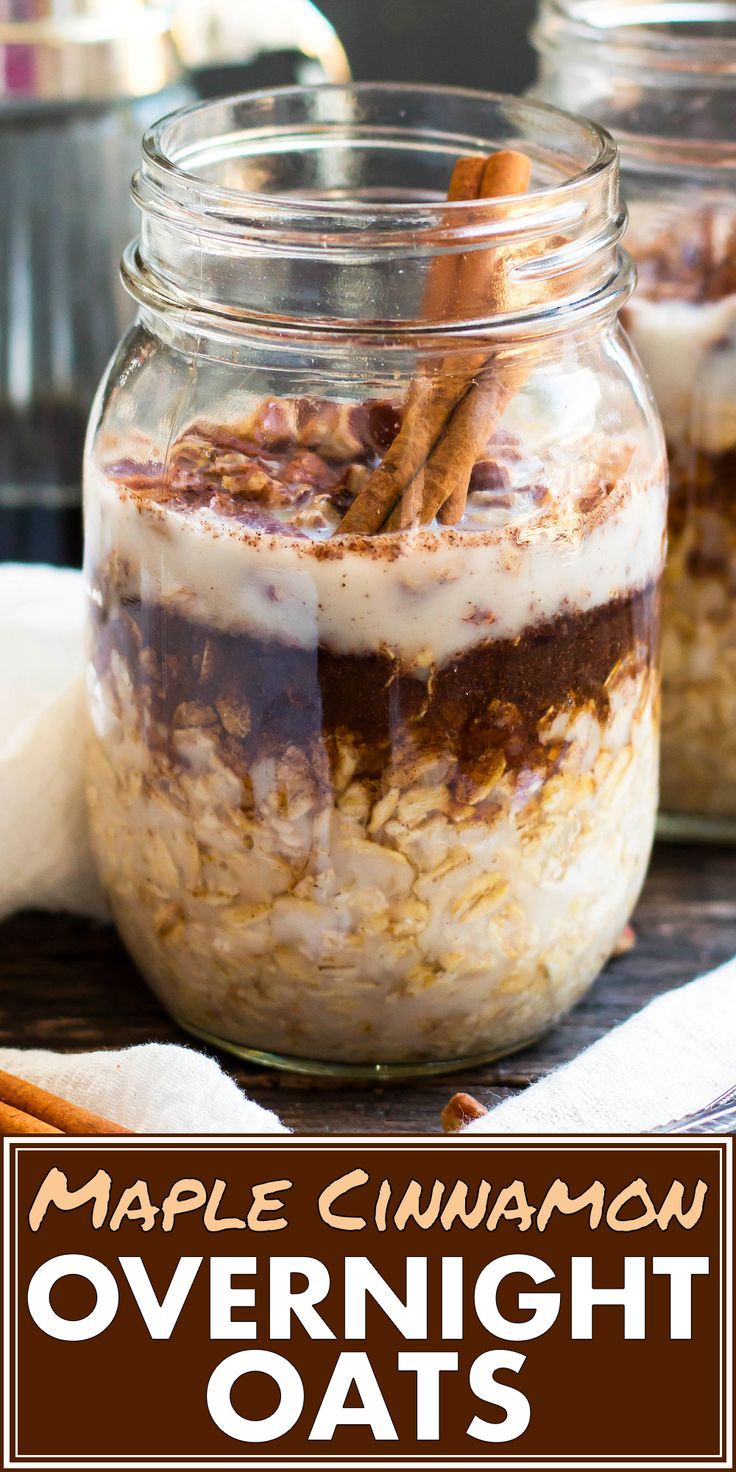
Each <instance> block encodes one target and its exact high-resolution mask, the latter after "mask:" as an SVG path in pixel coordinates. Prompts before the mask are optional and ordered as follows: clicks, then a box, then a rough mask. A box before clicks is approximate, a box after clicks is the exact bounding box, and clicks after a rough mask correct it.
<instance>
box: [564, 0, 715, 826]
mask: <svg viewBox="0 0 736 1472" xmlns="http://www.w3.org/2000/svg"><path fill="white" fill-rule="evenodd" d="M535 40H536V45H537V49H538V51H539V53H540V59H541V70H540V80H539V83H538V85H537V87H536V89H535V91H536V93H537V95H539V96H543V97H545V98H546V99H547V100H548V101H550V102H559V101H560V100H561V99H564V101H565V105H566V106H567V107H571V108H574V109H575V110H580V111H584V112H586V113H587V114H589V115H590V116H591V117H594V118H596V119H597V120H598V121H600V122H601V123H603V124H604V125H605V126H606V127H609V128H610V129H611V130H612V132H613V133H614V134H615V136H616V138H617V141H618V143H619V146H620V149H621V159H622V179H623V186H622V187H623V192H624V196H625V199H626V203H627V205H628V208H629V214H630V228H629V233H628V235H627V245H628V248H629V250H630V251H631V253H632V255H633V256H634V258H635V260H636V262H637V266H638V274H639V285H638V290H637V292H636V294H635V296H634V298H633V300H632V301H631V302H629V304H628V306H627V307H626V309H625V312H624V321H625V325H626V327H627V329H628V331H629V333H630V335H631V337H632V338H633V341H634V345H635V347H636V348H637V350H638V352H639V353H640V355H641V357H642V359H643V362H644V365H645V367H646V368H647V370H648V372H649V375H650V379H651V382H652V385H653V387H654V390H655V393H656V396H657V399H658V403H659V408H660V411H661V414H662V418H663V421H664V427H665V433H666V437H667V445H668V451H669V458H670V482H671V489H670V516H669V557H668V563H667V571H666V575H665V583H664V644H663V717H662V800H663V807H664V816H663V819H662V831H663V832H665V833H670V834H672V835H673V836H692V837H715V838H719V837H731V838H733V837H736V138H735V135H734V120H735V119H736V4H733V3H725V4H724V3H702V0H700V3H699V0H670V3H668V4H667V5H662V6H659V7H658V6H653V5H651V4H642V3H637V0H629V3H627V0H618V3H611V4H603V5H601V4H597V3H592V0H543V3H542V7H541V15H540V20H539V24H538V26H537V28H536V32H535Z"/></svg>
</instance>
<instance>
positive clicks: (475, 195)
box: [337, 149, 531, 534]
mask: <svg viewBox="0 0 736 1472" xmlns="http://www.w3.org/2000/svg"><path fill="white" fill-rule="evenodd" d="M530 177H531V162H530V160H529V159H528V158H527V156H526V154H523V153H518V152H517V151H516V150H514V149H505V150H503V151H502V152H500V153H497V154H493V155H492V156H491V157H490V158H488V159H485V160H484V159H482V158H462V159H458V161H457V163H456V164H455V168H454V170H453V174H452V178H451V180H450V187H449V190H448V200H450V201H453V200H459V199H466V200H472V199H481V198H483V199H487V198H493V197H497V196H502V195H512V194H523V193H525V192H526V190H527V189H528V187H529V180H530ZM491 257H492V258H491V260H490V262H489V253H484V254H483V259H482V260H481V261H480V262H479V260H478V257H477V253H475V252H469V253H468V254H466V255H465V256H464V257H462V258H460V260H459V261H457V260H456V259H455V258H454V257H447V256H444V257H440V258H439V259H438V260H437V261H436V262H435V267H434V270H433V272H432V274H431V276H430V283H429V286H428V290H427V297H426V299H425V308H426V310H427V315H429V316H436V315H439V314H441V312H442V311H444V310H445V309H446V307H447V304H448V301H449V300H450V297H451V295H452V292H453V290H457V292H458V295H459V299H460V300H461V301H462V303H463V307H464V310H465V311H466V312H467V313H468V314H470V315H472V314H473V313H479V312H482V311H483V310H487V309H488V305H489V300H490V302H491V303H494V291H493V282H494V278H495V279H496V283H498V279H499V276H500V273H499V270H498V260H497V258H496V257H495V256H493V253H491ZM489 278H490V279H489ZM495 298H496V300H497V298H498V286H496V291H495ZM496 310H498V306H496ZM485 363H486V357H485V355H477V354H476V355H472V356H471V357H469V358H468V359H466V360H465V362H464V364H463V372H462V374H461V373H460V372H459V371H458V366H457V363H456V362H452V361H451V360H446V361H445V362H444V363H443V365H442V367H441V368H440V371H439V373H438V375H437V377H436V378H434V379H426V378H424V379H419V380H416V381H415V382H414V383H413V384H412V385H411V387H410V389H409V393H408V395H407V402H406V407H405V410H404V416H403V420H402V425H401V429H400V430H399V433H398V435H397V436H396V438H395V439H394V442H393V444H392V445H391V447H390V449H389V450H388V452H387V454H386V455H385V457H384V459H383V461H382V463H381V465H379V466H378V468H377V470H375V471H374V472H373V475H372V476H371V477H370V478H369V480H368V481H367V482H366V485H365V486H364V487H363V489H362V491H361V492H360V495H359V496H357V497H356V499H355V501H354V502H353V505H352V506H351V507H350V509H349V510H348V512H347V513H346V515H345V516H344V517H343V519H342V521H341V522H340V525H339V526H338V528H337V531H338V532H339V533H344V532H358V533H363V534H365V533H373V532H377V531H380V530H386V531H395V530H398V529H400V528H403V527H410V526H414V525H416V523H417V522H418V521H422V522H426V521H431V520H432V519H433V517H434V516H435V515H436V514H437V513H438V511H439V510H440V508H442V507H443V506H444V505H445V504H446V503H447V507H448V509H447V513H446V516H447V518H448V519H451V520H453V521H456V520H459V518H460V516H461V515H462V512H463V510H464V505H465V496H466V495H467V485H468V481H469V479H470V473H471V471H472V467H473V465H474V464H475V460H476V459H477V458H478V454H479V453H480V451H481V450H482V449H483V447H484V445H485V444H486V443H487V440H488V437H489V432H490V431H489V430H487V432H486V434H485V436H484V437H483V438H482V439H479V435H480V426H481V423H482V416H483V414H485V413H487V411H488V408H489V407H490V405H491V403H492V401H493V395H492V394H491V395H490V398H489V393H488V387H487V385H484V386H483V387H482V388H480V391H479V393H478V394H477V395H476V396H475V398H474V402H472V403H471V404H470V405H468V406H466V407H464V404H465V399H466V397H467V395H468V392H469V384H468V381H469V380H472V378H473V375H474V374H475V373H477V372H478V371H480V370H481V369H482V368H483V367H484V365H485ZM475 387H476V385H472V384H471V391H472V389H473V388H475ZM511 392H513V388H512V389H511ZM507 401H508V400H507V398H506V399H505V400H504V404H505V402H507ZM501 412H503V410H502V409H501ZM458 415H459V416H460V417H459V419H458V422H457V424H456V425H455V427H454V432H453V437H452V444H451V446H450V449H449V451H448V450H447V449H445V448H444V445H443V437H444V432H445V430H446V429H447V426H448V423H453V424H454V421H455V419H456V418H457V416H458ZM470 422H473V423H477V424H478V429H477V431H476V434H475V438H474V440H473V444H474V445H476V446H477V448H476V449H475V450H474V452H473V455H472V459H471V458H470V454H471V444H470V443H469V442H468V444H467V450H466V451H465V452H464V447H463V445H462V435H463V433H464V432H465V431H466V429H467V427H468V424H469V423H470ZM435 452H436V453H437V454H438V456H439V458H438V460H437V461H436V462H435V464H434V465H433V466H431V468H430V467H429V466H428V462H431V458H432V456H433V454H434V453H435ZM466 465H467V466H468V471H467V478H465V466H466ZM445 473H447V474H448V476H449V477H450V479H449V480H448V488H447V490H446V491H445V494H444V495H441V494H440V492H441V488H442V479H441V478H442V475H443V474H445ZM429 508H431V509H429Z"/></svg>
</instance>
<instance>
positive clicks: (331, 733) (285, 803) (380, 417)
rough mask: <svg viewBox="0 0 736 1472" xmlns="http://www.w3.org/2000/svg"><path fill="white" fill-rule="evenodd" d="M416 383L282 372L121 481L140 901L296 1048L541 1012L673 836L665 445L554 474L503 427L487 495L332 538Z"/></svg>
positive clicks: (117, 866) (209, 998) (517, 1026)
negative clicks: (408, 528) (329, 399)
mask: <svg viewBox="0 0 736 1472" xmlns="http://www.w3.org/2000/svg"><path fill="white" fill-rule="evenodd" d="M398 412H399V411H398V409H397V408H396V407H394V406H392V405H390V404H387V403H373V404H367V405H364V406H362V407H358V408H354V409H348V408H345V407H338V406H336V405H334V404H332V405H330V404H316V403H314V402H310V401H296V402H294V401H292V402H290V403H274V402H267V403H265V404H263V405H261V406H260V407H259V408H257V409H256V410H255V412H254V413H253V415H252V417H251V418H250V419H245V420H243V421H241V422H239V423H238V424H231V425H229V426H224V425H221V426H217V425H213V424H207V425H203V424H199V425H194V426H192V428H191V429H190V430H189V431H188V432H187V433H186V434H185V435H184V436H183V437H182V439H181V440H180V441H179V442H177V443H175V444H174V445H173V447H172V450H171V454H170V459H169V463H168V467H167V473H166V475H164V472H163V468H162V467H161V466H160V465H159V464H157V463H156V462H155V461H153V462H152V461H149V462H147V463H142V464H138V465H135V464H126V463H123V464H118V465H115V464H111V465H109V466H107V467H106V471H105V473H104V474H100V476H99V480H98V482H97V485H96V497H95V506H96V510H95V513H94V515H95V516H99V524H98V525H94V524H92V526H91V527H90V536H91V539H92V541H93V544H94V545H95V546H96V548H97V549H98V553H97V560H96V566H95V568H94V571H93V597H94V604H95V612H96V621H95V629H94V644H95V652H94V695H93V706H92V712H93V722H94V729H95V740H94V742H93V746H92V761H91V771H90V794H91V811H92V820H93V825H94V833H95V839H96V845H97V851H98V854H99V857H100V862H101V869H102V874H103V878H104V881H105V885H106V888H107V891H108V893H109V894H110V895H111V896H112V900H113V905H114V911H115V917H116V920H117V923H118V926H119V928H120V931H121V934H122V935H123V938H124V939H125V941H126V944H127V945H128V946H129V948H130V950H131V952H132V954H133V956H134V957H135V958H136V960H137V961H138V963H139V965H140V966H141V968H142V969H143V971H144V972H145V973H146V974H147V975H148V976H150V977H152V978H153V979H154V981H155V985H156V988H157V990H158V991H159V992H160V994H161V996H162V997H163V999H164V1001H165V1002H166V1004H167V1006H168V1007H169V1008H170V1009H171V1010H172V1011H173V1012H174V1013H175V1014H177V1015H179V1016H181V1017H182V1018H184V1019H186V1021H187V1023H188V1024H189V1025H190V1026H191V1025H194V1026H196V1027H197V1028H198V1029H200V1030H201V1031H202V1032H205V1033H207V1034H209V1035H213V1036H216V1037H218V1038H222V1039H225V1040H227V1041H230V1042H234V1043H239V1042H243V1041H244V1040H246V1039H247V1041H248V1044H249V1046H250V1047H252V1048H256V1049H264V1050H269V1051H275V1052H278V1053H281V1054H286V1055H289V1056H294V1057H297V1058H299V1057H314V1056H317V1057H320V1058H324V1059H326V1060H329V1059H347V1060H348V1061H355V1062H361V1061H366V1060H371V1059H374V1058H379V1059H381V1060H385V1061H388V1062H390V1061H394V1060H396V1061H399V1060H400V1061H407V1060H409V1061H411V1060H424V1059H433V1058H452V1057H454V1056H458V1057H459V1056H463V1055H467V1054H472V1053H483V1052H485V1051H488V1050H489V1049H491V1050H497V1049H504V1048H506V1047H508V1046H510V1045H512V1044H514V1043H517V1042H519V1041H520V1040H522V1039H524V1038H531V1037H533V1036H534V1035H535V1034H536V1033H538V1032H539V1031H540V1030H541V1029H542V1028H544V1027H546V1026H547V1025H548V1024H549V1023H550V1022H551V1021H552V1020H553V1019H554V1018H555V1017H556V1016H557V1015H558V1014H559V1013H560V1012H562V1011H563V1010H564V1009H566V1008H567V1007H569V1006H570V1005H571V1003H572V1002H574V1001H575V999H576V998H577V997H578V996H579V995H580V993H581V991H582V990H583V989H584V988H585V987H586V986H587V985H588V984H589V982H590V981H591V980H592V978H593V977H594V976H595V975H596V973H597V972H598V970H599V969H600V966H601V965H602V963H603V962H604V961H605V960H606V958H607V957H608V955H609V954H610V952H611V950H612V949H613V946H614V943H615V941H616V939H617V937H618V934H619V932H620V930H621V928H622V926H623V925H624V923H625V921H626V920H627V918H628V916H629V914H630V911H631V909H632V906H633V904H634V902H635V900H636V897H637V895H638V892H639V889H640V886H641V883H642V880H643V877H644V872H645V868H646V864H647V860H648V855H649V847H650V841H651V831H652V823H653V819H654V812H655V808H656V801H657V716H658V690H657V648H656V642H657V616H656V608H657V598H658V583H659V577H660V572H661V565H662V551H663V536H662V520H663V495H664V492H663V487H664V471H663V466H662V465H661V464H660V465H656V466H654V467H652V475H651V477H646V476H642V475H641V474H637V472H636V471H634V473H633V474H629V473H628V472H629V466H630V464H631V460H632V453H631V447H630V446H626V445H622V446H611V445H609V444H608V443H607V442H606V441H605V440H600V441H599V442H598V443H591V445H590V447H589V458H588V459H586V460H585V461H584V463H583V464H582V465H580V464H575V465H570V464H569V463H567V456H566V454H564V453H561V454H559V455H555V452H554V450H553V449H552V448H551V447H548V453H547V455H546V456H545V463H544V466H542V464H541V463H540V464H539V466H538V470H539V477H540V478H539V479H538V480H537V481H535V483H534V484H532V485H530V484H528V480H527V472H528V463H529V453H528V452H527V454H525V455H524V456H522V455H521V454H520V453H519V451H518V449H517V445H516V441H515V439H514V437H513V435H511V434H506V435H500V436H499V437H498V439H497V442H496V443H495V444H493V445H491V446H490V447H489V452H488V457H487V458H485V459H484V460H483V461H481V462H480V463H479V464H478V465H477V466H476V467H475V470H474V472H473V479H472V482H471V490H470V494H469V496H468V502H467V509H466V513H465V516H464V518H463V522H462V524H461V526H460V527H457V528H443V529H437V528H431V529H427V530H424V529H422V530H420V531H416V532H414V533H413V534H412V535H411V537H409V538H405V537H404V536H402V534H401V533H398V534H394V535H391V534H388V535H385V536H378V537H372V536H363V537H360V536H357V537H354V536H350V535H346V536H344V537H337V538H334V537H333V536H332V535H331V534H332V533H333V531H334V529H335V528H336V526H337V525H338V523H339V520H340V517H341V516H342V515H343V514H344V512H345V510H346V509H347V507H348V505H349V504H350V501H351V499H352V497H353V496H354V494H355V488H356V487H357V486H359V485H360V482H361V479H362V478H364V477H365V476H366V474H367V473H369V471H370V469H371V468H372V467H373V466H374V464H375V463H376V460H377V457H378V456H379V455H380V454H381V452H382V451H383V450H385V449H386V448H387V447H388V444H389V443H390V439H391V436H392V435H393V433H394V432H395V428H396V425H397V419H398ZM164 563H165V572H163V574H162V565H163V564H164Z"/></svg>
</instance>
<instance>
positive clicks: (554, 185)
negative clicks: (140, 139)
mask: <svg viewBox="0 0 736 1472" xmlns="http://www.w3.org/2000/svg"><path fill="white" fill-rule="evenodd" d="M509 147H511V148H514V149H517V150H522V151H523V152H525V153H526V154H527V155H528V156H529V158H530V160H531V164H532V178H531V186H530V189H529V191H528V193H526V194H524V195H516V196H507V197H506V198H503V199H497V200H482V201H473V202H471V203H467V202H462V203H460V202H457V203H451V204H450V203H448V202H447V200H446V191H447V185H448V181H449V178H450V174H451V172H452V167H453V164H454V162H455V160H456V159H457V158H459V157H462V156H464V155H469V154H473V155H483V154H490V153H493V152H495V151H497V150H499V149H503V148H509ZM133 192H134V197H135V199H136V202H137V203H138V205H139V206H140V209H141V211H142V224H141V234H140V239H139V241H138V242H137V243H135V244H134V245H133V246H132V247H131V249H130V250H129V251H128V253H127V255H126V258H125V262H124V268H123V269H124V279H125V281H126V284H127V286H128V288H129V290H130V291H131V292H132V294H133V295H134V296H135V297H137V298H138V300H140V301H141V302H143V303H144V304H145V305H146V306H147V307H148V308H150V309H153V310H157V311H162V312H166V313H167V314H169V315H174V316H179V317H180V318H184V319H185V320H186V322H187V324H188V325H189V326H190V327H192V326H196V325H197V324H201V326H202V328H203V330H208V331H211V330H213V329H214V330H217V329H218V328H219V330H221V331H224V332H228V333H241V334H252V333H253V332H260V333H269V332H270V333H272V334H281V335H282V336H284V335H285V336H287V337H288V338H290V339H293V338H295V337H300V338H304V337H305V336H306V337H309V335H310V334H311V335H319V336H324V335H328V336H331V337H333V338H334V339H335V341H337V340H338V338H339V336H340V335H341V334H342V335H349V336H350V337H351V339H352V340H354V339H355V337H356V335H357V336H361V337H364V338H365V339H366V341H368V342H371V343H372V344H373V345H374V346H375V345H376V341H377V339H380V340H381V342H382V344H383V345H384V346H385V347H387V348H388V347H390V345H391V344H392V343H393V342H396V343H397V345H401V346H404V347H405V346H406V340H407V338H408V337H411V336H412V335H415V336H416V335H426V334H440V335H443V336H446V337H459V338H465V337H467V336H468V335H470V336H472V334H473V333H475V332H477V331H478V330H479V329H482V331H483V333H484V335H485V336H488V335H489V334H496V335H498V336H499V337H507V338H508V337H509V336H513V337H516V336H520V335H521V336H523V335H534V334H540V333H547V332H554V331H558V330H562V329H563V328H564V327H565V326H567V325H568V323H569V322H570V320H571V319H574V320H578V319H579V318H586V317H588V318H589V317H591V316H592V315H595V314H596V313H598V314H605V313H613V312H615V311H616V310H617V309H618V307H619V306H620V305H621V304H622V302H623V301H624V300H625V299H626V296H627V295H628V292H629V290H630V288H631V270H630V267H629V264H628V261H627V259H626V257H625V256H624V255H623V254H622V252H621V250H620V245H619V242H620V238H621V234H622V232H623V228H624V224H625V217H624V215H623V212H622V209H621V206H620V202H619V192H618V165H617V156H616V149H615V146H614V145H613V143H612V141H611V139H610V138H609V137H608V135H607V134H605V133H604V132H602V131H601V130H600V129H599V128H596V127H594V126H593V125H590V124H587V123H585V122H583V121H582V120H580V119H576V118H570V117H568V116H566V115H565V114H563V113H559V112H557V111H556V110H555V109H552V108H547V107H544V106H540V105H537V104H532V103H528V102H520V101H518V100H516V99H511V98H504V97H497V96H491V95H485V94H481V93H473V92H463V91H453V90H451V89H442V88H439V89H438V88H435V89H431V90H430V89H424V88H411V87H409V88H407V87H400V86H396V87H391V86H373V85H362V86H361V85H353V86H345V87H342V86H341V87H326V88H325V87H323V88H309V89H302V88H288V89H284V90H282V91H280V92H275V93H270V94H266V93H261V94H257V93H253V94H250V95H246V96H243V97H237V98H233V99H228V100H226V101H223V102H217V103H209V104H205V105H200V106H197V107H194V108H188V109H184V110H183V111H182V112H180V113H176V114H173V115H172V116H171V117H169V118H167V119H164V120H163V122H162V123H160V124H159V125H158V126H157V127H156V128H155V129H154V130H152V132H150V133H149V134H148V135H147V136H146V138H145V140H144V147H143V155H142V160H141V167H140V170H139V172H138V174H137V175H136V177H135V180H134V186H133ZM448 258H452V259H451V261H450V268H451V269H452V277H451V280H452V283H453V284H452V288H451V289H449V290H446V291H444V292H443V293H442V294H440V293H438V291H437V290H436V289H434V286H435V283H436V279H437V272H438V269H440V270H442V271H444V272H445V273H446V272H447V269H448V268H447V267H446V266H445V267H443V266H441V265H440V263H441V262H443V261H447V259H448ZM448 279H450V278H449V277H448ZM468 282H470V283H473V289H468ZM463 283H465V285H464V286H463ZM481 283H485V284H484V285H483V287H482V289H481Z"/></svg>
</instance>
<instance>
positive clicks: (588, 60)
mask: <svg viewBox="0 0 736 1472" xmlns="http://www.w3.org/2000/svg"><path fill="white" fill-rule="evenodd" d="M532 37H533V41H534V45H535V47H536V49H537V52H538V54H539V57H540V71H541V78H540V84H539V86H538V88H536V89H535V91H539V92H541V94H542V95H544V96H545V97H552V98H557V97H558V96H559V95H561V93H562V94H563V95H564V96H565V98H566V101H567V105H569V106H570V107H573V108H575V109H582V110H586V111H590V113H591V116H593V117H595V118H597V119H599V120H600V121H601V122H602V123H603V124H605V126H606V127H609V128H610V129H611V131H612V132H613V133H614V135H615V137H616V140H617V142H618V144H619V147H620V149H621V154H622V158H623V160H624V162H625V163H626V164H629V165H633V166H640V167H643V168H647V167H649V166H650V165H652V164H654V163H658V164H659V165H660V166H661V167H662V168H664V169H668V170H669V171H671V172H676V171H677V169H678V168H679V169H685V170H690V171H702V172H706V173H716V174H718V173H719V172H721V173H722V172H723V171H727V170H736V137H735V135H734V126H733V123H734V114H735V112H736V0H541V3H540V12H539V19H538V21H537V24H536V26H535V27H534V30H533V33H532ZM735 177H736V175H735Z"/></svg>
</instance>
